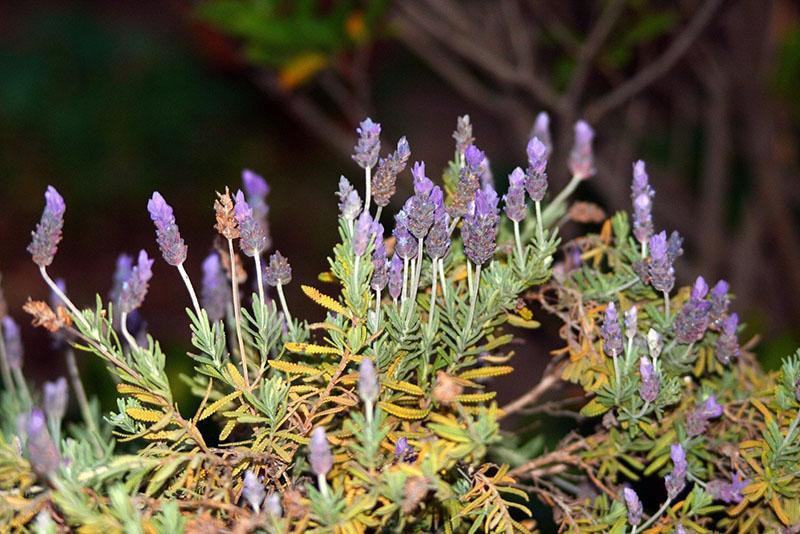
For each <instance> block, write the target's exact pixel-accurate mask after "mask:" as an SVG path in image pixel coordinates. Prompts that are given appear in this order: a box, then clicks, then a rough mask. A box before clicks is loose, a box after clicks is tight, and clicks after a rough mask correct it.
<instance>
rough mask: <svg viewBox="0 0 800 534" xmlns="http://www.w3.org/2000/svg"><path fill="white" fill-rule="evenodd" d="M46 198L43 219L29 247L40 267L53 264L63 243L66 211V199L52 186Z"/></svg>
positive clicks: (45, 195) (37, 226)
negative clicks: (62, 230)
mask: <svg viewBox="0 0 800 534" xmlns="http://www.w3.org/2000/svg"><path fill="white" fill-rule="evenodd" d="M44 198H45V207H44V211H43V212H42V217H41V219H39V223H38V224H37V225H36V230H34V231H33V232H31V236H32V237H33V239H32V240H31V244H30V245H28V252H30V253H31V256H32V257H33V262H34V263H35V264H36V265H38V266H40V267H47V266H48V265H50V264H51V263H53V258H54V257H55V255H56V252H57V251H58V243H59V242H60V241H61V229H62V228H63V227H64V211H66V204H65V203H64V199H63V198H62V197H61V195H60V194H59V193H58V191H56V189H55V187H53V186H52V185H49V186H47V191H46V192H45V194H44Z"/></svg>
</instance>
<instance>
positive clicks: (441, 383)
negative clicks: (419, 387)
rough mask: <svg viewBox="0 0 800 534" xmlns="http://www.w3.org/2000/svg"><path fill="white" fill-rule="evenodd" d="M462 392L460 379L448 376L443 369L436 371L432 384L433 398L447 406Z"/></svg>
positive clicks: (462, 386) (462, 387)
mask: <svg viewBox="0 0 800 534" xmlns="http://www.w3.org/2000/svg"><path fill="white" fill-rule="evenodd" d="M463 392H464V385H463V384H462V383H461V381H460V380H459V379H458V378H456V377H454V376H450V375H448V374H447V373H445V372H444V371H439V372H438V373H436V385H435V386H433V398H434V399H436V401H437V402H439V403H441V404H444V405H445V406H449V405H450V404H452V403H453V401H454V400H456V397H458V396H459V395H461V394H462V393H463Z"/></svg>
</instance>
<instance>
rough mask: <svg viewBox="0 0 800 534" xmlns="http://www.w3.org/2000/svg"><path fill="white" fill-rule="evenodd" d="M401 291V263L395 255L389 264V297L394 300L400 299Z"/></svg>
mask: <svg viewBox="0 0 800 534" xmlns="http://www.w3.org/2000/svg"><path fill="white" fill-rule="evenodd" d="M402 291H403V262H402V260H401V259H400V256H399V255H398V254H397V253H395V254H394V255H392V261H391V262H390V263H389V295H391V297H392V298H393V299H395V300H397V299H398V298H400V293H401V292H402Z"/></svg>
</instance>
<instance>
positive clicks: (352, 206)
mask: <svg viewBox="0 0 800 534" xmlns="http://www.w3.org/2000/svg"><path fill="white" fill-rule="evenodd" d="M336 196H338V197H339V214H340V215H341V216H342V217H343V218H344V219H346V220H348V221H352V220H355V218H356V217H358V214H359V213H361V197H360V196H358V191H356V190H355V189H353V186H352V184H350V182H349V181H348V180H347V178H345V177H344V176H340V177H339V191H338V192H337V193H336Z"/></svg>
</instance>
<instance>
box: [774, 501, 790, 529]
mask: <svg viewBox="0 0 800 534" xmlns="http://www.w3.org/2000/svg"><path fill="white" fill-rule="evenodd" d="M769 505H770V506H771V507H772V509H773V510H774V511H775V515H776V516H778V519H780V520H781V523H783V524H784V525H786V526H787V527H788V526H789V525H790V524H791V522H792V520H791V519H789V516H788V515H787V514H786V512H785V511H784V510H783V506H781V501H780V499H778V496H777V495H775V494H773V495H772V499H770V501H769Z"/></svg>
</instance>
